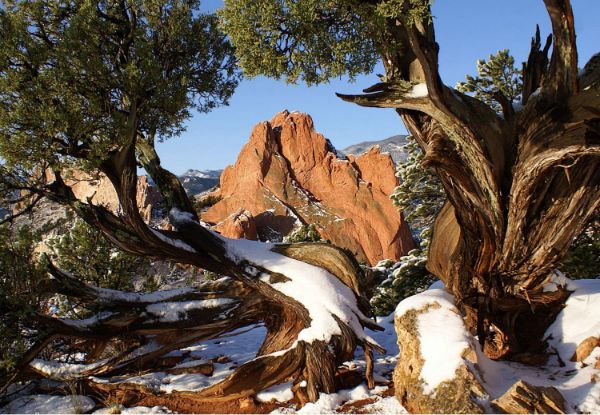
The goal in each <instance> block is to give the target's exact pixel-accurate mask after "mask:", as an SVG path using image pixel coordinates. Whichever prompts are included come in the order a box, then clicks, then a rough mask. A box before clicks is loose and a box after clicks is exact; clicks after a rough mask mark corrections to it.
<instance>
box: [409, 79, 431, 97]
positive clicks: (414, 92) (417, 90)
mask: <svg viewBox="0 0 600 415" xmlns="http://www.w3.org/2000/svg"><path fill="white" fill-rule="evenodd" d="M428 95H429V91H428V90H427V84H426V83H425V82H422V83H420V84H416V85H413V87H412V88H411V89H410V91H408V92H407V93H406V94H404V96H405V97H407V98H425V97H427V96H428Z"/></svg>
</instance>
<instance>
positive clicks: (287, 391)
mask: <svg viewBox="0 0 600 415" xmlns="http://www.w3.org/2000/svg"><path fill="white" fill-rule="evenodd" d="M293 397H294V393H293V392H292V382H287V383H280V384H279V385H274V386H271V387H270V388H268V389H265V390H264V391H262V392H259V393H257V394H256V399H258V400H259V401H260V402H270V401H272V400H273V399H274V400H276V401H277V402H287V401H289V400H290V399H292V398H293Z"/></svg>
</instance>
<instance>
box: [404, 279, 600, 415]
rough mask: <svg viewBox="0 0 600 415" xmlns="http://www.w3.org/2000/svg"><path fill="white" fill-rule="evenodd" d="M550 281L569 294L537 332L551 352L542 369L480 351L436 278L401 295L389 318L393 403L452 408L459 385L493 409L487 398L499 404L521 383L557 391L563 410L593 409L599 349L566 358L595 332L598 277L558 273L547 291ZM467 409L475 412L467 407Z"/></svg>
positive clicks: (599, 395) (599, 390)
mask: <svg viewBox="0 0 600 415" xmlns="http://www.w3.org/2000/svg"><path fill="white" fill-rule="evenodd" d="M556 285H562V286H566V288H567V289H569V290H572V291H573V293H572V294H571V296H570V297H569V299H568V300H567V302H566V307H565V308H564V309H563V310H562V311H561V312H560V313H559V315H558V317H557V318H556V320H555V321H554V323H553V324H552V325H551V326H550V327H549V328H548V330H547V331H546V333H545V335H544V337H545V338H548V339H549V340H548V344H549V350H551V351H554V350H555V351H556V353H555V354H553V355H550V358H549V360H548V362H547V363H546V365H545V366H542V367H534V366H527V365H523V364H520V363H515V362H507V361H492V360H490V359H489V358H488V357H487V356H485V354H484V353H483V351H482V350H481V346H480V345H479V342H478V341H477V339H476V338H475V337H473V336H472V335H471V334H470V333H469V332H468V331H467V330H466V328H465V326H464V324H463V322H462V318H461V317H460V314H459V313H458V310H457V309H456V307H455V305H454V298H453V296H452V295H450V294H448V293H447V292H446V291H445V290H444V289H443V286H442V284H441V283H437V284H435V287H432V288H431V289H429V290H427V291H425V292H423V293H420V294H417V295H415V296H412V297H409V298H407V299H406V300H404V301H402V302H401V303H400V304H399V306H398V308H397V310H396V317H395V318H396V330H397V334H398V344H399V346H400V349H401V353H400V355H399V358H398V364H397V366H396V371H395V374H394V380H395V382H396V385H395V386H396V396H397V397H398V399H399V400H400V402H401V403H402V404H403V405H404V406H406V407H407V409H409V410H411V411H418V412H427V411H441V412H447V413H451V412H458V411H459V410H458V408H457V407H455V406H453V405H456V403H457V400H460V395H461V394H460V393H459V391H463V393H462V395H463V396H466V395H468V393H466V394H465V393H464V391H469V392H471V393H472V392H473V391H475V392H477V393H476V395H478V396H479V397H478V398H477V399H476V402H475V403H474V404H476V405H477V407H479V408H480V410H485V411H493V409H492V408H493V406H491V405H492V401H494V400H496V402H498V401H497V400H498V399H499V398H501V397H503V396H506V395H507V394H508V395H510V394H511V392H510V391H511V390H514V388H515V385H517V384H519V382H525V383H526V384H528V385H530V386H531V387H532V390H535V391H539V392H540V393H546V392H548V391H552V390H556V391H557V392H558V393H559V394H560V395H562V397H564V400H565V403H564V405H565V410H566V411H567V412H573V413H575V412H577V413H600V383H596V381H597V380H598V379H600V363H599V359H600V347H599V346H594V347H593V348H592V349H591V351H589V353H588V351H586V353H585V357H582V358H581V359H573V360H574V361H571V357H572V356H574V355H575V351H576V350H577V347H578V346H579V345H580V344H582V343H583V342H585V341H587V342H588V343H589V338H590V337H598V336H599V335H600V318H599V317H598V313H597V310H599V309H600V279H594V280H578V281H571V280H568V279H566V278H565V277H564V276H562V275H558V276H557V278H555V279H554V280H553V282H552V283H551V284H549V285H548V287H547V289H548V290H552V289H555V287H556ZM580 350H581V348H580ZM576 360H581V361H576ZM463 368H464V369H468V372H469V373H464V371H463ZM453 373H454V374H455V376H454V377H453V378H452V374H453ZM456 382H458V383H457V384H460V383H463V385H462V386H461V387H460V388H457V390H456V391H455V392H453V393H448V392H447V391H446V392H445V391H444V388H446V386H445V385H448V384H449V383H456ZM473 388H474V389H473ZM442 397H445V398H444V399H442ZM463 401H464V399H463ZM425 404H427V405H433V404H440V405H442V404H443V406H440V407H426V406H423V405H425ZM513 410H515V409H514V408H513ZM467 412H477V410H476V409H475V407H471V408H469V409H468V410H467Z"/></svg>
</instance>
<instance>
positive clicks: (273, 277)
mask: <svg viewBox="0 0 600 415" xmlns="http://www.w3.org/2000/svg"><path fill="white" fill-rule="evenodd" d="M136 108H137V107H136V106H135V105H132V108H131V111H130V113H129V131H128V136H127V139H126V142H125V143H124V144H123V146H122V147H120V148H117V149H115V150H114V151H113V152H111V153H110V154H109V155H108V156H107V158H106V160H104V162H103V163H102V165H101V167H100V170H101V173H103V174H104V175H106V177H108V179H109V180H110V181H111V183H112V185H113V187H114V188H115V191H116V193H117V196H118V199H119V203H120V208H121V209H120V210H121V212H120V214H119V215H117V214H115V213H114V212H111V211H108V210H107V209H106V208H104V207H102V206H96V205H93V204H92V203H91V202H90V201H89V200H88V201H81V200H78V199H77V198H76V197H75V195H74V193H73V191H72V189H71V187H70V184H69V183H68V182H67V181H65V180H63V179H62V175H61V172H59V171H53V172H52V173H53V174H51V175H47V177H49V180H52V182H51V183H48V184H47V185H46V186H45V187H44V188H43V189H39V190H37V189H34V188H32V189H31V191H33V192H36V191H37V192H39V194H41V195H44V196H47V197H49V198H51V199H52V200H54V201H56V202H59V203H62V204H64V205H66V206H68V207H70V208H72V209H73V210H74V211H75V212H76V213H77V214H78V215H79V216H80V217H81V218H83V219H84V220H85V221H86V222H88V223H89V224H90V225H92V226H95V227H97V228H98V229H100V230H101V231H102V233H103V234H104V235H105V236H106V237H107V238H109V239H110V240H111V241H112V242H113V243H114V244H115V245H117V246H118V247H119V248H121V249H123V250H124V251H127V252H129V253H132V254H135V255H140V256H147V257H153V258H157V259H162V260H167V261H174V262H178V263H182V264H188V265H194V266H197V267H200V268H203V269H206V270H209V271H212V272H215V273H217V274H220V275H226V276H228V278H227V279H225V280H219V281H216V282H206V283H204V284H201V285H200V286H199V287H197V288H193V289H192V288H188V289H183V290H174V291H170V292H157V293H151V294H146V295H141V294H132V293H123V292H119V291H114V290H104V289H99V288H97V287H92V286H89V285H86V284H84V283H82V282H81V281H79V280H78V279H77V278H76V277H73V276H71V275H69V274H67V273H65V272H63V271H61V270H58V269H56V268H55V267H54V266H50V269H49V272H50V274H51V275H52V278H51V279H49V280H48V281H46V283H45V289H46V290H47V291H48V292H50V293H60V294H64V295H66V296H69V297H72V298H75V299H77V300H78V301H79V302H80V303H81V304H82V305H83V306H85V308H86V309H88V310H90V311H92V312H93V314H92V316H91V317H89V318H86V319H84V320H76V321H73V320H69V319H58V318H52V317H48V316H45V315H37V316H36V317H35V319H34V321H33V323H35V327H32V328H33V329H37V330H38V332H39V333H40V338H39V341H38V342H37V343H36V344H35V345H34V347H32V348H31V349H30V350H29V351H28V352H27V353H26V354H25V356H24V358H23V359H22V361H21V362H20V364H19V366H18V368H17V369H18V370H17V374H20V375H23V374H24V373H26V372H29V373H31V372H34V373H37V374H38V375H42V376H47V377H59V378H62V380H65V379H64V378H84V377H89V376H92V375H106V376H112V375H124V374H128V373H131V372H135V371H138V370H140V369H144V368H146V369H152V368H156V365H157V361H158V359H160V358H161V356H164V355H165V354H166V353H168V352H170V351H172V350H175V349H179V348H184V347H186V346H189V345H191V344H193V343H195V342H198V341H200V340H204V339H210V338H215V337H219V336H222V335H224V334H226V333H228V332H231V331H233V330H236V329H238V328H241V327H245V326H248V325H252V324H257V323H262V324H264V326H265V327H266V329H267V335H266V338H265V340H264V342H263V344H262V346H261V347H260V349H259V350H258V353H257V356H256V358H255V359H253V360H250V361H249V362H247V363H245V364H243V365H241V366H240V367H238V368H237V369H236V370H235V371H234V372H233V373H232V374H231V375H230V376H229V377H228V378H227V379H225V380H223V381H221V382H219V383H217V384H216V385H213V386H211V387H209V388H207V389H203V390H202V391H200V392H198V393H196V394H195V395H196V397H197V398H198V399H202V400H205V401H222V400H232V399H238V398H242V397H246V396H249V395H252V394H255V393H257V392H258V391H260V390H262V389H265V388H268V387H270V386H272V385H274V384H277V383H281V382H284V381H287V380H293V381H294V383H295V384H296V390H297V391H299V393H302V394H304V395H305V396H307V397H308V399H309V400H311V401H315V400H317V399H318V396H319V393H320V392H325V393H332V392H334V391H335V382H334V379H335V375H336V371H337V368H338V366H339V365H340V364H341V363H343V362H345V361H347V360H349V359H351V358H352V357H353V355H354V351H355V349H356V347H357V346H361V347H362V348H363V349H364V350H365V352H366V359H367V361H368V362H369V364H368V368H369V369H368V371H372V353H371V350H372V349H376V350H379V351H383V349H382V348H381V347H380V346H379V345H377V344H375V342H374V340H372V339H371V338H370V337H369V336H367V335H366V334H365V333H364V331H363V328H364V327H368V328H371V329H375V330H377V329H379V330H381V328H380V327H379V326H378V325H377V324H375V323H374V322H373V321H372V320H371V319H370V317H371V315H370V307H369V303H368V301H367V299H366V297H365V295H364V294H363V293H364V290H363V288H364V287H362V286H361V282H360V280H359V275H360V274H361V271H360V267H359V266H358V264H357V262H356V260H354V259H353V258H351V257H349V256H348V255H347V254H346V253H345V252H344V251H343V250H341V249H338V248H336V247H334V246H331V245H328V244H313V243H305V244H296V245H271V244H264V243H260V242H253V241H245V240H238V241H236V240H230V239H227V238H223V237H221V236H220V235H219V234H217V233H215V232H212V231H211V230H209V229H207V228H205V227H204V226H202V225H201V223H200V221H199V220H198V216H197V213H196V212H195V211H194V210H193V208H192V203H191V202H190V200H189V198H188V196H187V195H186V193H185V190H184V189H183V187H182V186H181V184H180V183H179V180H178V179H177V177H176V176H175V175H173V174H172V173H171V172H169V171H167V170H166V169H163V168H162V167H161V165H160V159H159V158H158V155H157V153H156V151H155V150H154V140H153V138H152V137H146V136H140V133H139V129H138V128H137V122H138V121H137V115H136V114H137V113H136V110H137V109H136ZM136 152H137V154H138V156H137V160H138V161H139V162H140V163H141V164H142V165H143V166H144V168H145V169H146V171H147V172H149V174H150V175H151V176H152V178H153V179H154V182H155V183H156V184H157V186H158V188H159V190H160V191H161V193H162V194H163V196H164V204H165V208H166V209H167V211H168V212H169V220H170V222H171V225H172V227H173V230H170V231H166V230H160V229H154V228H152V227H150V226H149V225H147V224H146V223H145V222H144V221H143V219H142V217H141V215H140V212H139V210H138V207H137V201H136V186H137V175H136V169H137V165H136ZM86 202H87V203H86ZM316 293H318V296H317V295H316ZM165 306H168V308H169V309H170V310H175V311H177V313H175V314H173V312H171V313H170V314H168V315H167V317H165V315H163V314H164V313H162V312H160V310H161V309H163V308H164V307H165ZM65 338H71V339H83V340H86V341H87V342H88V343H86V344H88V346H89V347H87V348H86V349H85V350H84V353H86V359H87V360H88V361H89V363H88V364H87V365H85V366H77V367H71V368H70V370H69V371H68V374H66V375H65V374H64V373H59V374H56V373H52V372H48V371H47V370H45V369H44V368H45V367H47V365H44V364H36V360H34V359H35V358H36V357H37V356H38V355H39V354H40V353H41V352H42V351H44V349H46V348H47V346H48V345H49V344H50V343H51V342H53V341H55V340H57V339H65ZM111 342H112V343H113V344H114V343H115V342H117V343H119V344H121V345H123V348H124V350H122V351H121V352H119V353H113V354H112V355H110V356H109V357H108V358H105V359H102V360H100V359H99V356H101V355H103V351H104V349H105V348H106V346H107V345H108V344H110V343H111ZM366 377H367V379H368V380H369V384H371V385H372V383H373V382H372V379H373V377H372V373H367V374H366ZM14 379H15V378H14V377H11V378H8V379H6V381H5V382H4V383H5V384H4V387H6V386H8V384H9V383H10V382H12V381H14ZM302 381H306V386H299V385H300V384H301V383H302ZM302 385H304V384H303V383H302Z"/></svg>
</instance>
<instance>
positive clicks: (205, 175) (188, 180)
mask: <svg viewBox="0 0 600 415" xmlns="http://www.w3.org/2000/svg"><path fill="white" fill-rule="evenodd" d="M222 172H223V170H194V169H189V170H188V171H186V172H185V173H183V174H182V175H181V176H179V180H181V184H182V185H183V188H184V189H185V191H186V192H188V194H189V195H190V196H194V195H196V194H198V193H202V192H204V191H206V190H208V189H211V188H213V187H215V186H217V185H218V184H219V179H220V177H221V173H222Z"/></svg>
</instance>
